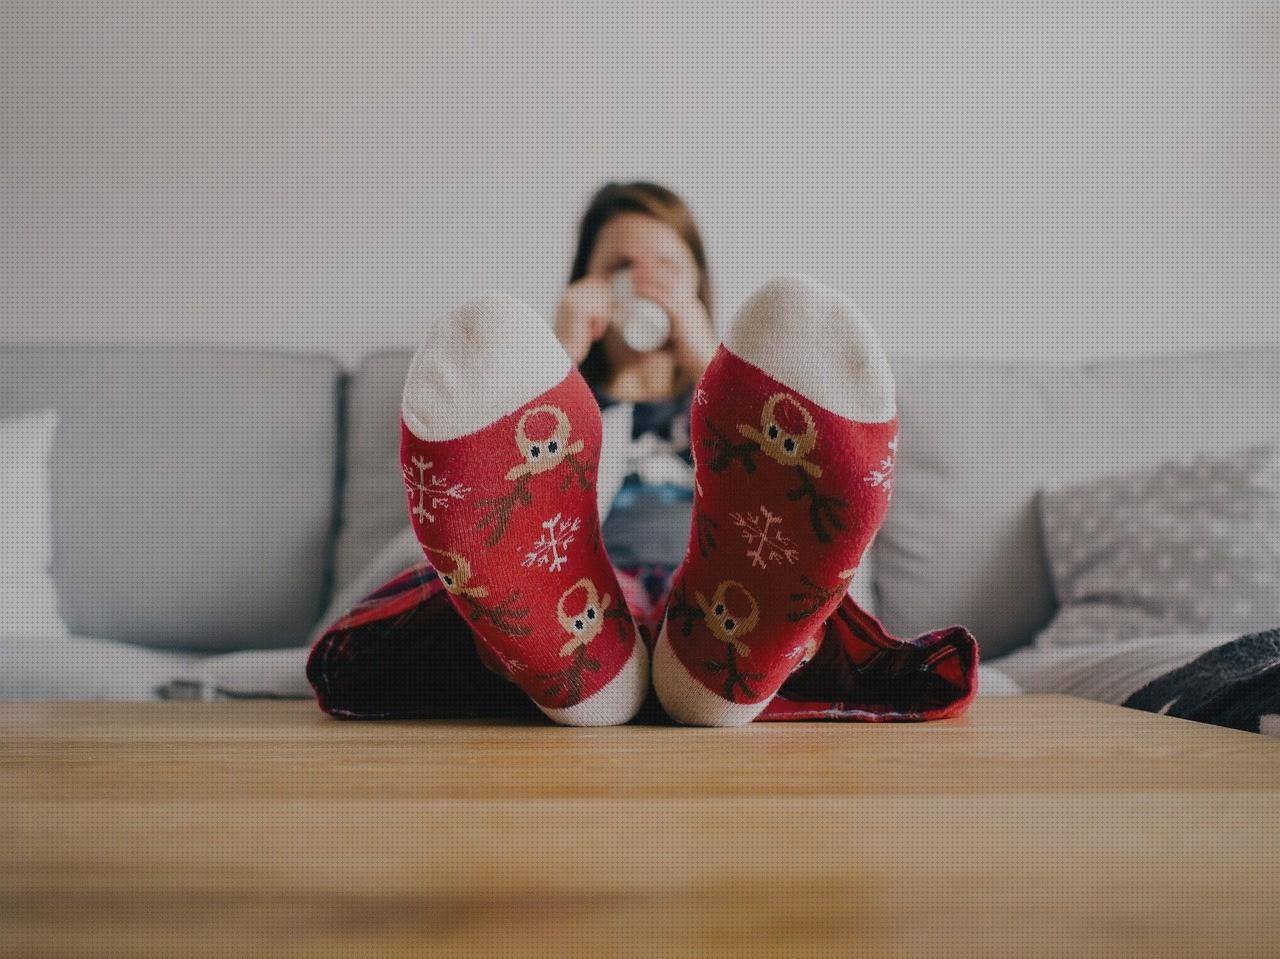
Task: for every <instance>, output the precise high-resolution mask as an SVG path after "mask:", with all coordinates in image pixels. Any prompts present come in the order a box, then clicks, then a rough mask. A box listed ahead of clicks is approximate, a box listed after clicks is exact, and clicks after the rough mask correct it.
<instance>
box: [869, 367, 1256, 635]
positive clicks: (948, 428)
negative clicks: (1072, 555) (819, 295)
mask: <svg viewBox="0 0 1280 959" xmlns="http://www.w3.org/2000/svg"><path fill="white" fill-rule="evenodd" d="M895 372H896V373H897V377H898V398H899V405H900V409H901V422H902V434H901V440H900V445H899V459H898V468H897V469H898V476H897V479H896V483H895V487H894V493H893V503H892V505H891V507H890V510H889V515H888V518H887V520H886V522H885V525H884V528H883V529H882V530H881V532H880V535H879V537H878V538H877V540H876V542H875V546H874V547H873V561H874V562H873V570H874V578H875V583H874V587H875V592H876V597H877V603H876V605H877V610H878V612H879V614H880V616H881V617H882V619H883V620H884V622H885V625H886V626H888V627H889V628H890V629H891V630H894V631H895V632H898V633H903V634H915V633H918V632H921V631H923V630H925V629H930V628H934V627H938V626H945V625H949V624H951V623H962V624H964V625H966V626H968V627H969V628H970V629H972V630H973V632H974V635H975V636H976V637H977V638H978V641H979V643H980V644H981V646H982V651H983V655H984V656H985V657H993V656H997V655H999V654H1001V653H1004V652H1008V651H1009V650H1012V649H1014V648H1016V647H1018V646H1021V645H1023V644H1025V643H1028V642H1030V641H1031V640H1032V639H1033V638H1034V636H1035V634H1036V632H1037V631H1038V630H1040V629H1041V628H1043V627H1044V626H1045V624H1046V623H1047V622H1048V621H1049V619H1050V618H1051V617H1052V615H1053V613H1054V611H1055V603H1054V598H1053V590H1052V586H1051V584H1050V579H1049V575H1048V570H1047V566H1046V561H1045V557H1044V549H1043V545H1042V541H1041V533H1040V524H1039V520H1038V515H1037V510H1036V502H1035V501H1036V495H1037V493H1038V491H1039V490H1041V489H1042V488H1046V487H1054V486H1058V485H1061V484H1063V483H1069V482H1078V481H1081V480H1086V479H1091V478H1094V477H1097V476H1102V475H1105V474H1107V473H1112V472H1118V471H1122V470H1129V469H1138V468H1143V467H1149V466H1153V465H1155V464H1156V463H1159V462H1161V461H1163V460H1167V459H1172V458H1177V457H1181V456H1185V455H1195V454H1211V453H1216V452H1219V451H1222V450H1230V449H1237V448H1240V447H1244V446H1248V445H1250V444H1254V443H1264V444H1265V443H1272V442H1275V441H1276V439H1277V438H1280V402H1277V396H1280V348H1277V347H1276V346H1274V345H1273V346H1269V347H1265V348H1259V349H1252V350H1239V351H1232V352H1221V353H1210V354H1198V355H1184V356H1174V357H1143V358H1131V359H1118V360H1108V361H1103V362H1095V363H1089V364H1085V365H1081V366H1072V367H1051V366H1043V365H1029V364H1021V365H1006V364H995V363H980V362H963V361H951V362H940V363H927V362H920V361H903V362H898V363H896V364H895Z"/></svg>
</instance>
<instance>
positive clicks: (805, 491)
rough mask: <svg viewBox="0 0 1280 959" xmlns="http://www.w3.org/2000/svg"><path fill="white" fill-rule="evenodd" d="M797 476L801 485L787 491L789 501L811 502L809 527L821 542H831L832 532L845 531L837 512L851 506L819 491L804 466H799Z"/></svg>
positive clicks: (842, 521) (836, 497)
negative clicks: (829, 527)
mask: <svg viewBox="0 0 1280 959" xmlns="http://www.w3.org/2000/svg"><path fill="white" fill-rule="evenodd" d="M795 469H796V475H797V476H799V477H800V485H799V486H797V487H796V488H795V489H790V490H787V499H789V500H793V501H794V500H802V499H807V500H808V501H809V525H810V526H812V527H813V533H814V535H815V536H817V537H818V539H819V541H820V542H823V543H829V542H831V530H830V529H828V526H831V527H832V528H834V529H844V520H842V519H841V518H840V516H839V514H838V513H837V512H836V510H838V509H844V508H845V507H847V506H848V505H849V504H848V503H846V502H845V501H844V500H842V499H840V497H838V496H827V495H826V494H824V493H821V492H819V491H818V487H817V486H815V485H814V482H813V478H812V477H811V476H810V475H809V473H808V472H807V471H806V470H805V469H804V467H803V466H797V467H796V468H795Z"/></svg>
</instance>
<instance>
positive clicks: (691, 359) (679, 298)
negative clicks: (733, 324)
mask: <svg viewBox="0 0 1280 959" xmlns="http://www.w3.org/2000/svg"><path fill="white" fill-rule="evenodd" d="M631 291H632V292H633V293H634V294H635V295H636V296H641V297H644V298H645V299H646V300H652V301H653V302H654V303H657V304H658V306H660V307H662V309H663V310H664V311H665V312H666V314H667V316H668V317H670V318H671V345H672V347H673V348H674V352H675V359H676V363H677V365H678V366H679V368H680V372H681V374H682V379H684V380H685V381H686V383H685V385H688V386H692V385H693V384H694V383H695V382H696V381H697V379H698V377H700V376H701V375H702V372H703V370H705V369H706V368H707V364H708V363H710V362H711V358H712V357H713V356H714V355H715V352H716V346H717V345H718V343H719V341H718V340H717V339H716V334H715V329H714V327H713V326H712V325H711V317H710V316H708V315H707V308H706V307H705V306H703V305H702V301H701V300H700V299H698V284H697V276H696V275H692V276H691V275H689V274H687V273H684V272H682V271H680V270H678V269H675V268H670V269H668V268H665V267H652V268H648V267H635V268H633V269H632V271H631Z"/></svg>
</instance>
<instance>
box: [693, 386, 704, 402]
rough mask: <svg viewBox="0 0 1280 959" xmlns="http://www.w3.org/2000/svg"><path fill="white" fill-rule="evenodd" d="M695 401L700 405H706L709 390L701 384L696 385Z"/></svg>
mask: <svg viewBox="0 0 1280 959" xmlns="http://www.w3.org/2000/svg"><path fill="white" fill-rule="evenodd" d="M693 401H694V402H695V403H697V404H698V405H699V406H706V405H707V391H706V390H704V389H703V388H702V387H701V386H699V387H696V388H695V389H694V391H693Z"/></svg>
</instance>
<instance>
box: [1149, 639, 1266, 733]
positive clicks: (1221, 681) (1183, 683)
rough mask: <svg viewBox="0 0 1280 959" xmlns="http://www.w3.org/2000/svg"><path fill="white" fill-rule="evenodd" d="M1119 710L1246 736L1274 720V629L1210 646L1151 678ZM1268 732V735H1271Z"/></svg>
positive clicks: (1260, 729)
mask: <svg viewBox="0 0 1280 959" xmlns="http://www.w3.org/2000/svg"><path fill="white" fill-rule="evenodd" d="M1124 705H1125V706H1129V707H1131V708H1133V709H1143V710H1146V711H1147V712H1153V713H1164V714H1165V715H1166V716H1176V717H1178V718H1179V719H1191V720H1194V721H1196V722H1200V723H1212V724H1213V725H1215V726H1230V727H1232V728H1233V729H1244V730H1247V731H1249V732H1254V733H1256V732H1268V731H1270V730H1264V729H1262V721H1263V718H1264V717H1269V716H1280V629H1271V630H1267V631H1266V632H1263V633H1252V634H1250V635H1248V636H1241V637H1240V638H1239V639H1236V640H1233V641H1232V642H1229V643H1225V644H1223V645H1221V646H1217V647H1214V648H1213V649H1211V650H1209V651H1208V652H1207V653H1204V654H1202V655H1200V656H1197V657H1196V658H1195V659H1193V660H1192V661H1191V662H1189V663H1187V664H1186V665H1185V666H1181V667H1179V668H1178V669H1174V670H1172V671H1170V672H1168V673H1165V674H1164V675H1163V676H1160V677H1159V678H1158V679H1155V680H1152V681H1151V682H1149V683H1147V685H1145V686H1143V687H1142V688H1141V689H1139V690H1138V691H1137V692H1135V693H1133V695H1131V696H1130V697H1129V698H1128V699H1126V700H1125V701H1124ZM1273 734H1274V733H1273Z"/></svg>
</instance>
